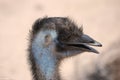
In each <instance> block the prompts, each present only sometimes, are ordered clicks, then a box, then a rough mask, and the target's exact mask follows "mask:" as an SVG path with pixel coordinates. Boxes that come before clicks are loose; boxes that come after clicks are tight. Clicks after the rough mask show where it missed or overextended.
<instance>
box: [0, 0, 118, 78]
mask: <svg viewBox="0 0 120 80" xmlns="http://www.w3.org/2000/svg"><path fill="white" fill-rule="evenodd" d="M44 16H48V17H51V16H62V17H63V16H69V17H70V18H71V19H73V20H74V21H75V22H76V23H77V24H78V25H79V26H80V25H83V28H84V33H86V34H88V35H90V36H91V37H93V38H94V39H95V40H97V41H99V42H101V43H102V44H103V47H102V48H97V49H98V50H99V52H100V54H93V53H84V54H80V55H78V56H75V57H72V58H70V59H66V60H64V61H63V62H62V64H61V66H60V70H61V71H60V72H61V76H62V78H63V79H64V80H89V79H91V80H93V78H90V76H91V75H94V73H96V72H97V71H99V70H100V74H102V75H104V76H106V75H107V73H108V72H106V71H107V69H106V68H110V70H111V71H110V72H111V73H110V75H109V76H110V77H109V79H108V80H120V78H118V76H120V69H119V68H120V0H0V80H32V78H31V73H30V70H29V65H28V61H27V54H28V52H27V48H28V39H29V30H30V29H31V26H32V24H33V22H34V21H35V20H36V19H38V18H41V17H44ZM89 75H90V76H89ZM88 78H89V79H88ZM96 80H98V79H96ZM100 80H103V79H100Z"/></svg>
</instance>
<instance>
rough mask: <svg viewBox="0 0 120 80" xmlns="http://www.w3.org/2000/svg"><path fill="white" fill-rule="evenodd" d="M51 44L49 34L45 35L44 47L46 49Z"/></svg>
mask: <svg viewBox="0 0 120 80" xmlns="http://www.w3.org/2000/svg"><path fill="white" fill-rule="evenodd" d="M51 42H52V38H51V36H50V35H49V34H47V35H46V36H45V42H44V45H45V46H46V47H47V46H49V45H50V44H51Z"/></svg>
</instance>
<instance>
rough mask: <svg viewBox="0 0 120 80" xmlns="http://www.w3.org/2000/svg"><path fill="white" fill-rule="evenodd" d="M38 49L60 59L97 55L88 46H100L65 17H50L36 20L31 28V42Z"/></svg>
mask: <svg viewBox="0 0 120 80" xmlns="http://www.w3.org/2000/svg"><path fill="white" fill-rule="evenodd" d="M35 41H36V44H37V45H38V46H40V47H39V48H38V49H40V48H44V49H48V48H49V51H50V52H51V53H52V54H53V55H55V56H56V57H57V58H59V59H62V58H65V57H69V56H74V55H77V54H79V53H82V52H93V53H98V51H97V50H95V49H94V48H92V47H90V46H98V47H100V46H102V45H101V44H100V43H99V42H97V41H96V40H94V39H92V38H91V37H90V36H88V35H86V34H84V33H83V28H82V27H80V28H79V27H78V26H77V25H76V24H75V23H74V22H73V21H71V20H70V19H69V18H67V17H50V18H47V17H46V18H43V19H38V20H37V21H36V22H35V23H34V25H33V28H32V32H31V42H35Z"/></svg>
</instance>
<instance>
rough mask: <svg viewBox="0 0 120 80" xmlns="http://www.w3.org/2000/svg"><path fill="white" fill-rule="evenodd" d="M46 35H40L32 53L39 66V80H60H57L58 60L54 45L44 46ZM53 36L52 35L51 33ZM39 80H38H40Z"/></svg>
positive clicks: (35, 41)
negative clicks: (53, 49)
mask: <svg viewBox="0 0 120 80" xmlns="http://www.w3.org/2000/svg"><path fill="white" fill-rule="evenodd" d="M45 34H46V33H44V34H43V33H39V34H38V36H36V38H35V40H34V41H33V43H32V53H33V59H34V62H35V64H36V65H37V67H36V68H37V72H35V73H37V74H40V75H38V76H39V79H42V80H59V79H57V76H58V75H56V73H57V74H58V72H57V70H58V66H57V59H56V57H55V55H54V54H53V53H52V50H51V48H52V45H50V46H47V47H45V46H42V45H43V43H44V35H45ZM49 34H51V33H49ZM39 79H37V80H39Z"/></svg>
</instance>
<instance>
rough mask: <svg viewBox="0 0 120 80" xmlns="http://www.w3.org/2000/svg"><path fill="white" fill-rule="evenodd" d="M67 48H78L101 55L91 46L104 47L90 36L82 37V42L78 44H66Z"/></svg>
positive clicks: (77, 42)
mask: <svg viewBox="0 0 120 80" xmlns="http://www.w3.org/2000/svg"><path fill="white" fill-rule="evenodd" d="M64 44H66V45H67V46H74V47H78V48H80V49H82V50H84V51H88V52H94V53H99V52H98V51H97V50H96V49H94V48H92V47H90V46H96V47H102V44H101V43H99V42H97V41H96V40H94V39H92V38H91V37H89V36H88V35H82V36H81V38H80V41H76V42H65V43H64Z"/></svg>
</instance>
